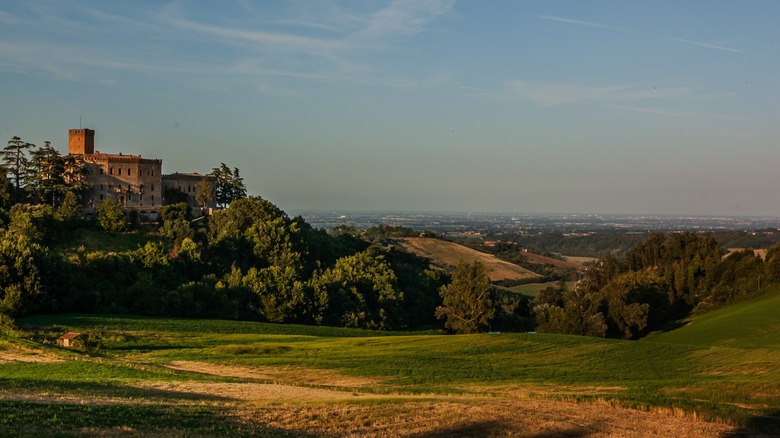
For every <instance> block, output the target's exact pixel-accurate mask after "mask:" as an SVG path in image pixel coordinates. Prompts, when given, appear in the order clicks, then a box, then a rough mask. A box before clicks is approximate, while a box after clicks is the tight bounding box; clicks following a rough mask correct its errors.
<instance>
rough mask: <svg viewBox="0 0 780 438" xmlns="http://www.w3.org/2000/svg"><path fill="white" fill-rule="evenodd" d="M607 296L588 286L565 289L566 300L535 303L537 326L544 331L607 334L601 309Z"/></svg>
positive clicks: (600, 335) (601, 335)
mask: <svg viewBox="0 0 780 438" xmlns="http://www.w3.org/2000/svg"><path fill="white" fill-rule="evenodd" d="M603 303H604V299H603V297H602V296H601V294H600V293H598V292H596V293H591V292H588V291H586V290H585V289H584V288H580V287H577V288H574V289H573V290H566V289H565V288H564V289H563V304H562V305H556V304H555V303H550V302H544V303H541V304H538V305H537V306H535V307H534V315H535V316H536V330H537V331H539V332H542V333H562V334H566V335H583V336H597V337H604V336H605V335H606V333H607V324H606V320H605V318H604V314H603V313H602V312H601V308H602V307H603Z"/></svg>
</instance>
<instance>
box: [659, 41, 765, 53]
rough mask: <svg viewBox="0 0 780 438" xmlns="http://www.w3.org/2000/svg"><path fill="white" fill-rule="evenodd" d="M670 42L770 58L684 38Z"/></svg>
mask: <svg viewBox="0 0 780 438" xmlns="http://www.w3.org/2000/svg"><path fill="white" fill-rule="evenodd" d="M669 39H670V40H672V41H679V42H681V43H686V44H690V45H693V46H699V47H706V48H708V49H715V50H722V51H724V52H731V53H740V54H744V55H752V56H759V57H762V58H771V57H769V56H767V55H764V54H761V53H754V52H748V51H746V50H741V49H734V48H732V47H725V46H719V45H717V44H709V43H702V42H700V41H692V40H686V39H685V38H677V37H669Z"/></svg>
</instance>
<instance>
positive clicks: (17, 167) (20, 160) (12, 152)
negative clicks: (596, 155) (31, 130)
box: [0, 136, 35, 202]
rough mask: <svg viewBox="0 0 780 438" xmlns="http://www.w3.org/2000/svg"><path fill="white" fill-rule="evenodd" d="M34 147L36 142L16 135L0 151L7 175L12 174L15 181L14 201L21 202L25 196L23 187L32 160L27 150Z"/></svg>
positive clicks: (12, 179)
mask: <svg viewBox="0 0 780 438" xmlns="http://www.w3.org/2000/svg"><path fill="white" fill-rule="evenodd" d="M34 147H35V145H34V144H32V143H26V142H24V141H22V139H21V138H19V137H16V136H14V137H13V138H11V139H10V140H8V146H6V147H5V148H3V150H2V151H0V155H2V163H3V164H2V167H3V169H4V170H5V172H6V174H7V175H8V174H10V175H11V181H12V182H13V189H14V192H13V194H12V195H13V196H12V199H13V202H19V201H20V200H21V199H22V198H23V196H22V195H23V193H22V187H23V186H24V183H25V180H26V179H27V175H28V173H29V170H30V161H29V159H28V158H27V155H26V151H27V150H28V149H31V148H34Z"/></svg>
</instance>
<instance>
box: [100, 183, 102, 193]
mask: <svg viewBox="0 0 780 438" xmlns="http://www.w3.org/2000/svg"><path fill="white" fill-rule="evenodd" d="M100 191H101V192H102V191H103V184H101V185H100Z"/></svg>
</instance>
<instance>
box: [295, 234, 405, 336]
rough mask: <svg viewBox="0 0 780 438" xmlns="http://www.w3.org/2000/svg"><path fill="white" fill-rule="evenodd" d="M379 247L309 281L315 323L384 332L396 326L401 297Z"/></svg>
mask: <svg viewBox="0 0 780 438" xmlns="http://www.w3.org/2000/svg"><path fill="white" fill-rule="evenodd" d="M396 283H397V278H396V275H395V272H393V270H392V269H391V268H390V266H389V265H388V264H387V261H386V260H385V257H384V253H383V250H382V248H381V247H379V246H372V247H369V248H368V249H367V250H365V251H363V252H359V253H357V254H355V255H351V256H347V257H342V258H340V259H338V260H336V264H335V265H334V266H333V267H331V268H329V269H326V270H325V271H324V272H322V273H321V274H318V275H315V276H314V278H312V280H311V284H312V289H313V290H314V295H315V301H316V302H315V307H316V310H315V313H316V316H315V319H316V322H317V323H318V324H324V325H342V326H344V327H354V328H363V329H375V330H376V329H379V330H388V329H392V328H395V327H397V326H398V319H399V310H400V309H399V308H400V305H401V303H402V301H403V299H404V295H403V293H402V292H401V291H399V290H398V289H397V287H396Z"/></svg>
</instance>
